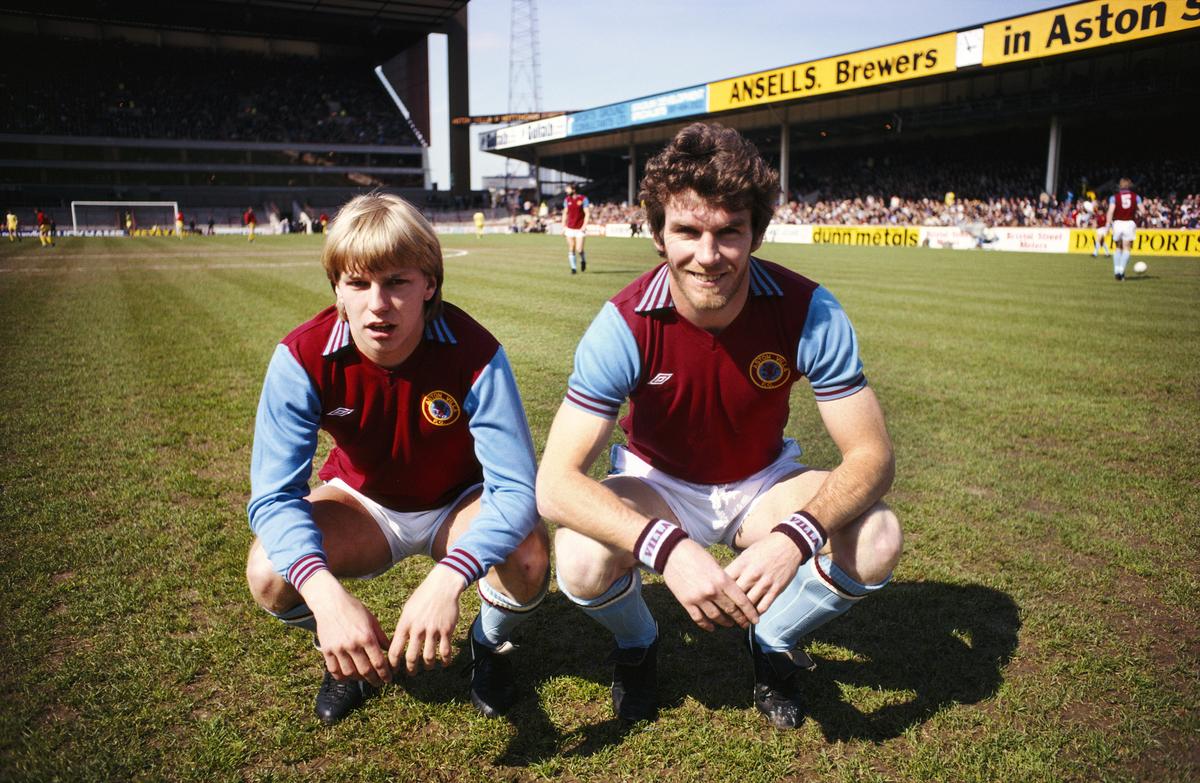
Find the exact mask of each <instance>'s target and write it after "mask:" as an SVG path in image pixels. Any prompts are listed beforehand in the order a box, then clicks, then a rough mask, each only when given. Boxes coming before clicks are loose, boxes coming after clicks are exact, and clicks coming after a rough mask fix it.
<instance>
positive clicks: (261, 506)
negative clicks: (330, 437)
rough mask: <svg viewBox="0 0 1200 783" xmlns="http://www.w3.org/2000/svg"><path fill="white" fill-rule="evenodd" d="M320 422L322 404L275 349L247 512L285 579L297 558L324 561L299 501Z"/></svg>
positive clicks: (296, 366) (257, 427)
mask: <svg viewBox="0 0 1200 783" xmlns="http://www.w3.org/2000/svg"><path fill="white" fill-rule="evenodd" d="M320 421H321V402H320V400H319V399H318V398H317V392H316V389H314V388H313V384H312V381H311V380H309V377H308V375H307V374H306V373H305V372H304V369H303V368H302V367H301V366H300V363H299V362H297V361H296V358H295V357H294V356H292V354H291V352H290V351H289V350H288V349H287V346H284V345H278V346H276V348H275V353H274V355H273V356H272V357H271V363H270V365H268V367H267V376H266V379H265V380H264V381H263V389H262V396H261V397H260V398H259V400H258V414H257V416H256V417H255V421H254V450H253V453H252V455H251V458H250V504H249V506H248V507H247V512H248V513H249V516H250V529H251V530H253V531H254V534H255V535H256V536H258V540H259V541H260V542H262V546H263V549H264V550H265V551H266V553H267V557H269V558H270V560H271V565H273V566H274V567H275V570H276V571H277V572H278V573H279V575H280V576H282V577H284V578H285V579H287V578H288V570H289V569H290V568H291V567H292V565H293V564H294V563H296V561H298V560H300V558H302V557H305V556H306V555H314V554H315V555H319V556H320V558H321V559H322V560H324V559H325V554H324V552H325V550H324V548H323V546H322V541H321V531H320V530H319V529H318V528H317V525H316V523H315V522H313V518H312V506H311V505H310V504H309V503H308V501H307V500H305V499H304V498H305V497H306V496H307V495H308V479H309V477H310V476H311V474H312V460H313V455H314V454H315V453H316V450H317V430H318V429H319V427H320Z"/></svg>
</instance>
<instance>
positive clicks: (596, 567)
mask: <svg viewBox="0 0 1200 783" xmlns="http://www.w3.org/2000/svg"><path fill="white" fill-rule="evenodd" d="M554 566H555V574H556V576H557V578H558V585H559V587H560V588H562V589H563V590H565V591H566V592H567V593H569V594H570V595H572V596H574V597H576V598H595V597H596V596H598V595H601V594H602V593H603V592H604V591H605V590H607V589H608V588H609V586H610V585H612V583H613V582H614V581H615V580H616V579H617V577H618V576H620V575H621V571H622V569H621V568H620V564H619V563H617V562H615V561H614V559H613V557H612V553H611V552H610V551H609V550H608V548H607V547H605V546H604V545H603V544H600V543H599V542H597V541H595V540H593V539H590V538H588V537H587V536H584V535H581V534H579V533H576V532H575V531H573V530H568V529H567V528H563V527H560V528H559V529H558V530H557V531H555V533H554Z"/></svg>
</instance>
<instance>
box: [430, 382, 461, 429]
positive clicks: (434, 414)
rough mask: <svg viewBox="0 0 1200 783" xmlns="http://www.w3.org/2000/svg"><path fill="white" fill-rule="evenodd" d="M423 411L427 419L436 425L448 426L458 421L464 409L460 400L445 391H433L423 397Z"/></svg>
mask: <svg viewBox="0 0 1200 783" xmlns="http://www.w3.org/2000/svg"><path fill="white" fill-rule="evenodd" d="M421 413H422V414H424V416H425V421H427V422H429V423H430V424H432V425H433V426H435V427H448V426H449V425H451V424H453V423H454V422H456V421H458V415H459V414H460V413H462V409H461V408H460V407H458V402H456V401H455V399H454V398H453V397H451V396H450V395H449V394H447V393H446V392H444V391H431V392H429V394H426V395H425V396H424V397H422V398H421Z"/></svg>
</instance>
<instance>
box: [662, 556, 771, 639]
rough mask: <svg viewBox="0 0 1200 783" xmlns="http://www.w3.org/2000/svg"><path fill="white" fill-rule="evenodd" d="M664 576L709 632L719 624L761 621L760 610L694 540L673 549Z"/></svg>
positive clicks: (697, 620)
mask: <svg viewBox="0 0 1200 783" xmlns="http://www.w3.org/2000/svg"><path fill="white" fill-rule="evenodd" d="M663 579H665V580H666V582H667V587H668V588H670V590H671V592H672V593H673V594H674V595H675V600H677V601H679V603H680V604H682V605H683V608H684V609H686V610H687V613H688V615H689V616H691V618H692V621H693V622H695V623H696V625H698V626H700V627H701V628H703V629H704V630H706V631H711V630H713V629H714V628H715V627H716V626H718V625H723V626H725V627H726V628H728V627H731V626H733V625H735V624H736V625H740V626H741V627H742V628H746V627H748V626H749V625H750V624H751V623H757V622H758V612H757V611H756V610H755V608H754V604H753V603H752V602H751V601H750V599H749V598H747V597H746V593H745V592H743V591H742V588H741V587H739V586H738V584H737V582H735V581H734V580H733V578H732V577H730V576H729V574H727V573H725V570H724V569H722V568H721V566H720V564H719V563H717V561H716V560H714V559H713V557H712V555H710V554H709V553H708V552H706V551H705V550H704V547H702V546H700V545H699V544H697V543H696V542H695V541H692V540H691V539H684V540H682V541H680V542H679V544H678V545H676V547H675V549H674V550H672V552H671V556H670V557H669V558H668V559H667V565H666V567H665V568H664V569H663Z"/></svg>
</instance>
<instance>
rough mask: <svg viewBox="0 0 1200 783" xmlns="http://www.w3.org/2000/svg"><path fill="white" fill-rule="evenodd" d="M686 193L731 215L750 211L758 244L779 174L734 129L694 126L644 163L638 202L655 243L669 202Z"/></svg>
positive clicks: (775, 195)
mask: <svg viewBox="0 0 1200 783" xmlns="http://www.w3.org/2000/svg"><path fill="white" fill-rule="evenodd" d="M689 190H692V191H695V192H696V195H698V196H699V197H700V198H701V199H703V200H704V201H706V202H708V203H710V204H713V205H716V206H719V207H722V208H724V209H728V210H730V211H733V212H736V211H739V210H743V209H748V210H750V219H751V225H752V226H753V229H754V239H755V241H758V240H759V239H761V238H762V235H763V233H764V232H765V231H766V230H767V224H768V223H769V222H771V215H772V214H774V211H775V201H776V199H777V198H778V196H779V174H778V173H777V172H776V171H775V170H774V169H772V168H771V167H770V166H768V165H767V162H766V161H765V160H763V158H762V155H760V154H759V152H758V148H757V147H755V146H754V144H753V143H752V142H750V140H749V139H747V138H746V137H745V136H743V135H742V134H740V133H738V132H737V131H736V130H734V129H733V128H726V127H725V126H724V125H720V124H718V123H704V122H694V123H692V124H691V125H689V126H687V127H686V128H684V129H683V130H681V131H679V133H677V134H675V138H673V139H671V143H670V144H668V145H667V146H666V147H665V148H664V149H663V151H662V152H660V153H658V154H657V155H655V156H654V157H653V158H651V159H650V160H649V161H648V162H647V163H646V174H645V176H644V177H643V178H642V190H641V193H639V194H638V198H640V199H641V201H642V203H643V204H644V205H645V209H646V218H647V219H648V220H649V221H650V231H651V232H652V233H653V234H654V237H655V238H656V239H658V240H659V241H661V240H662V232H663V226H664V225H665V223H666V219H667V215H666V209H667V202H668V201H670V200H671V199H672V198H673V197H675V196H678V195H680V194H681V193H685V192H686V191H689Z"/></svg>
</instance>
